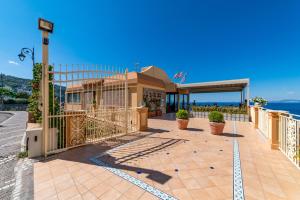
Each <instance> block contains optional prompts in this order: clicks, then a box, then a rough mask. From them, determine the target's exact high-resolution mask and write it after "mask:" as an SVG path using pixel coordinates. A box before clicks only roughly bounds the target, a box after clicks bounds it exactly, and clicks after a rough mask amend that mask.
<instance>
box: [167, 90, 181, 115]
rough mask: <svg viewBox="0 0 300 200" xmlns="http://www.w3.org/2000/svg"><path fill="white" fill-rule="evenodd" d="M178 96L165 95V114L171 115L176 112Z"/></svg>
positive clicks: (175, 94)
mask: <svg viewBox="0 0 300 200" xmlns="http://www.w3.org/2000/svg"><path fill="white" fill-rule="evenodd" d="M177 101H178V94H177V93H167V96H166V112H167V113H173V112H177V110H178V106H177V105H178V103H177Z"/></svg>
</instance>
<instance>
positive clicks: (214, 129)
mask: <svg viewBox="0 0 300 200" xmlns="http://www.w3.org/2000/svg"><path fill="white" fill-rule="evenodd" d="M209 125H210V132H211V134H213V135H221V134H223V130H224V126H225V123H217V122H209Z"/></svg>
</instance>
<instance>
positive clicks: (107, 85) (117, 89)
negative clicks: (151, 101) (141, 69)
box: [42, 65, 137, 154]
mask: <svg viewBox="0 0 300 200" xmlns="http://www.w3.org/2000/svg"><path fill="white" fill-rule="evenodd" d="M48 75H49V95H48V94H46V95H45V96H43V97H42V98H45V100H44V102H45V101H47V99H48V100H49V101H48V102H47V103H48V105H49V106H48V108H44V109H48V110H45V111H44V112H46V113H48V114H47V115H46V120H47V121H48V125H47V126H48V128H46V130H44V132H45V133H44V134H45V139H44V140H45V141H44V145H45V146H44V148H46V151H45V152H46V153H47V154H51V153H56V152H58V151H61V150H65V149H68V148H73V147H77V146H81V145H85V144H89V143H95V142H99V141H102V140H105V139H107V138H112V137H117V136H119V135H122V134H127V133H129V132H134V131H136V129H137V128H136V125H137V123H136V118H137V117H136V113H135V112H136V110H135V109H134V108H129V107H128V101H129V100H128V98H129V94H128V79H127V71H126V70H124V69H121V68H116V67H108V66H100V65H64V66H63V65H58V66H55V65H54V66H53V70H52V71H49V72H48Z"/></svg>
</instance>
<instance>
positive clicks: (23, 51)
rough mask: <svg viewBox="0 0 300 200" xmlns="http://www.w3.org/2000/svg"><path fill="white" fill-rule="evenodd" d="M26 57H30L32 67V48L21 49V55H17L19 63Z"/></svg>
mask: <svg viewBox="0 0 300 200" xmlns="http://www.w3.org/2000/svg"><path fill="white" fill-rule="evenodd" d="M26 55H31V59H32V66H34V48H32V49H29V48H22V49H21V53H20V54H19V55H18V57H19V59H20V61H24V59H25V58H26Z"/></svg>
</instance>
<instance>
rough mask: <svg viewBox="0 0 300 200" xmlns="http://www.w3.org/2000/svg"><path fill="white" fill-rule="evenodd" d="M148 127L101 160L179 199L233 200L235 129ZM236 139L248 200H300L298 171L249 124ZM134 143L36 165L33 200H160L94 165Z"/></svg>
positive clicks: (153, 123) (195, 123)
mask: <svg viewBox="0 0 300 200" xmlns="http://www.w3.org/2000/svg"><path fill="white" fill-rule="evenodd" d="M149 127H150V129H149V131H148V132H145V133H142V135H139V138H138V139H137V140H136V141H134V142H133V143H130V144H129V145H126V146H124V147H121V148H119V149H118V150H117V151H112V152H111V153H109V154H108V155H105V156H102V157H101V158H100V159H101V160H104V161H106V162H107V163H110V164H111V165H112V166H114V167H115V168H118V169H120V170H122V171H124V172H126V173H128V174H130V175H132V176H134V177H136V178H138V179H140V180H143V181H144V182H146V183H148V184H149V185H152V186H154V187H156V188H158V189H159V190H161V191H163V192H165V193H167V194H170V195H172V196H174V197H176V198H178V199H183V200H188V199H232V189H233V188H232V170H233V169H232V162H233V161H232V159H233V157H232V139H233V137H232V136H233V131H232V130H233V125H232V122H227V124H226V127H225V134H224V135H223V136H214V135H211V134H210V133H209V126H208V121H207V120H206V119H191V120H190V124H189V129H188V130H185V131H179V130H178V129H177V127H176V121H174V120H171V119H150V120H149ZM237 131H238V134H239V136H240V137H238V140H239V143H240V152H241V162H242V170H243V171H242V172H243V178H244V188H245V196H246V199H247V200H248V199H300V198H299V191H300V171H299V170H297V169H296V168H295V167H294V166H293V165H292V164H291V163H290V162H289V161H288V160H287V159H286V158H285V157H284V155H283V154H282V153H281V152H280V151H276V150H270V145H269V144H268V141H265V140H264V138H263V137H262V136H260V134H259V133H258V132H256V130H254V129H253V128H252V127H251V126H250V125H249V123H245V122H238V123H237ZM144 136H146V137H144ZM132 138H136V137H135V136H133V137H130V136H127V137H123V138H120V139H119V140H116V141H114V140H113V141H109V142H108V143H105V144H104V143H102V144H98V145H89V146H85V147H81V148H76V149H73V150H69V151H67V152H65V153H61V154H58V155H56V156H54V157H52V158H51V159H48V160H47V161H44V162H38V163H36V164H35V166H34V194H35V199H109V200H113V199H119V200H120V199H129V200H134V199H157V198H156V197H154V196H153V195H151V194H150V193H148V192H145V191H144V190H142V189H141V188H139V187H137V186H135V185H133V184H131V183H129V182H127V181H125V180H124V179H122V178H120V177H118V176H116V175H114V174H112V173H111V172H109V171H107V170H105V169H104V168H102V167H99V166H96V165H94V164H93V163H91V162H90V161H89V158H90V157H93V156H96V155H99V154H100V153H102V152H104V151H106V150H108V149H110V148H112V147H114V146H116V145H118V144H119V143H120V142H121V143H126V141H129V140H131V139H132ZM297 195H298V196H297Z"/></svg>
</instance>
